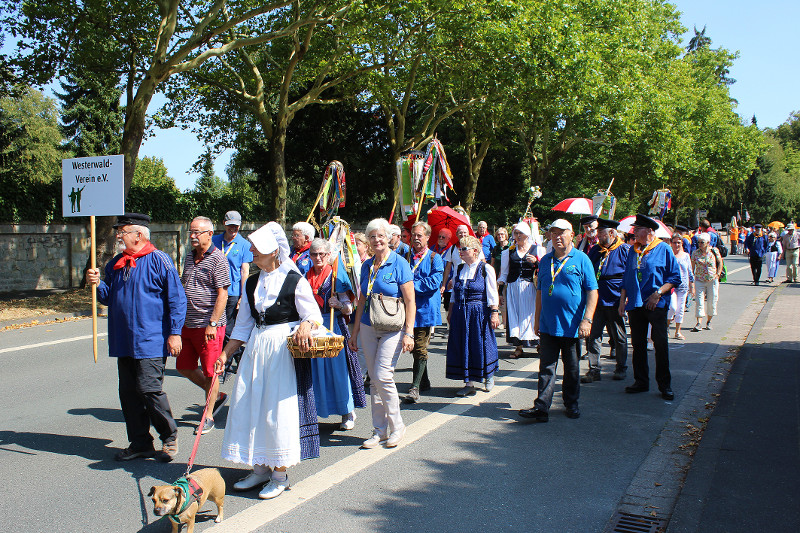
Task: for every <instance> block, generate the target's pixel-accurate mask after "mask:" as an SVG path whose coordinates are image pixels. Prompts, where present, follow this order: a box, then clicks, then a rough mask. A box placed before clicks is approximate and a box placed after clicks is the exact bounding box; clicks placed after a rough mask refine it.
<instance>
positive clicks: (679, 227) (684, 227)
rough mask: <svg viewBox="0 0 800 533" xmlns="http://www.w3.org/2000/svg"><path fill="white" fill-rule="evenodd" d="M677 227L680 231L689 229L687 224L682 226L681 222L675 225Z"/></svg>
mask: <svg viewBox="0 0 800 533" xmlns="http://www.w3.org/2000/svg"><path fill="white" fill-rule="evenodd" d="M675 229H676V230H678V231H689V228H687V227H686V226H681V225H680V224H678V225H677V226H675Z"/></svg>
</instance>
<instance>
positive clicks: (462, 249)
mask: <svg viewBox="0 0 800 533" xmlns="http://www.w3.org/2000/svg"><path fill="white" fill-rule="evenodd" d="M459 250H461V251H462V252H467V251H469V250H477V248H466V247H464V248H459Z"/></svg>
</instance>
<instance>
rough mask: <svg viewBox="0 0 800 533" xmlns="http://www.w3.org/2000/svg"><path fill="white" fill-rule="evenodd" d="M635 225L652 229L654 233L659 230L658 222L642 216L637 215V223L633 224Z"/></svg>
mask: <svg viewBox="0 0 800 533" xmlns="http://www.w3.org/2000/svg"><path fill="white" fill-rule="evenodd" d="M633 225H634V226H642V227H645V228H650V229H651V230H653V231H656V230H657V229H658V222H656V221H655V220H653V219H652V218H650V217H648V216H645V215H642V214H637V215H636V221H635V222H634V223H633Z"/></svg>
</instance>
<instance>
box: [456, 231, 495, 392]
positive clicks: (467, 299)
mask: <svg viewBox="0 0 800 533" xmlns="http://www.w3.org/2000/svg"><path fill="white" fill-rule="evenodd" d="M458 247H459V253H460V254H461V259H462V260H463V263H462V264H461V265H459V267H458V269H457V270H456V273H455V275H454V276H455V281H454V283H453V299H452V300H451V302H450V307H449V308H448V310H447V323H448V324H450V335H449V337H448V339H447V367H446V374H445V375H446V376H447V378H449V379H458V380H461V381H463V382H464V383H465V386H464V388H463V389H460V390H458V391H457V392H456V396H470V395H473V394H475V383H483V385H484V386H483V390H485V391H486V392H489V391H490V390H492V388H493V387H494V373H495V372H496V371H497V340H496V339H495V336H494V330H495V329H497V326H499V325H500V315H499V312H498V309H497V307H498V304H499V301H500V297H499V295H498V293H497V281H496V279H495V273H494V269H493V268H492V266H491V265H489V264H488V263H486V261H481V260H480V251H481V242H480V241H479V240H478V239H477V238H475V237H472V236H467V237H464V238H463V239H461V240H460V241H459V243H458Z"/></svg>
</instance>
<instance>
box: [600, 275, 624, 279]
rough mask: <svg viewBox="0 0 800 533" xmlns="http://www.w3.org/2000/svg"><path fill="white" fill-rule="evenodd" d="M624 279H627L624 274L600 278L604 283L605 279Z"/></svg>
mask: <svg viewBox="0 0 800 533" xmlns="http://www.w3.org/2000/svg"><path fill="white" fill-rule="evenodd" d="M623 277H625V275H624V274H613V275H611V276H600V281H603V280H604V279H622V278H623Z"/></svg>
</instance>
